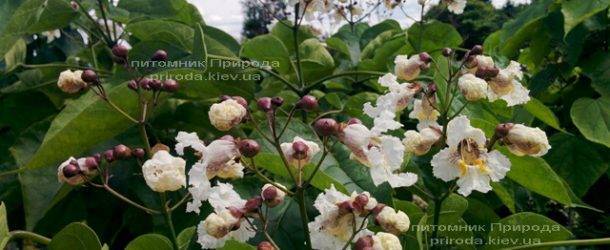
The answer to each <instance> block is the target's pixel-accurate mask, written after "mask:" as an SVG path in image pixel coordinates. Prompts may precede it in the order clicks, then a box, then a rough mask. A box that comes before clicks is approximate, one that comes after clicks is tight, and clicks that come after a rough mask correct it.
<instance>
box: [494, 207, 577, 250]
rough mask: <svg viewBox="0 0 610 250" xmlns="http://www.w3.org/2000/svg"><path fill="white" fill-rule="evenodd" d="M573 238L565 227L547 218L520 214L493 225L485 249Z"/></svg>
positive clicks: (526, 213)
mask: <svg viewBox="0 0 610 250" xmlns="http://www.w3.org/2000/svg"><path fill="white" fill-rule="evenodd" d="M571 236H572V233H570V231H568V230H567V229H566V228H565V227H563V226H562V225H560V224H559V223H557V222H555V221H553V220H551V219H549V218H547V217H544V216H542V215H539V214H535V213H530V212H525V213H518V214H514V215H511V216H508V217H506V218H504V219H501V220H500V221H499V222H498V223H497V224H492V228H490V231H489V237H488V241H487V246H486V248H485V249H500V248H506V247H510V246H520V245H530V244H533V243H537V242H548V241H559V240H566V239H569V238H570V237H571Z"/></svg>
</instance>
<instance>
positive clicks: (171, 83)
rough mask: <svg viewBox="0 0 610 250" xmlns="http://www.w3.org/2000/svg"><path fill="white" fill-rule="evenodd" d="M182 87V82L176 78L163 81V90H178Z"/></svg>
mask: <svg viewBox="0 0 610 250" xmlns="http://www.w3.org/2000/svg"><path fill="white" fill-rule="evenodd" d="M179 88H180V84H179V83H178V82H177V81H176V80H174V79H167V80H165V81H163V90H164V91H167V92H176V91H178V89H179Z"/></svg>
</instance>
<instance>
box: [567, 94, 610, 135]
mask: <svg viewBox="0 0 610 250" xmlns="http://www.w3.org/2000/svg"><path fill="white" fill-rule="evenodd" d="M570 116H571V117H572V122H574V125H576V127H577V128H578V130H580V132H581V133H582V134H583V135H584V136H585V138H587V139H589V140H590V141H593V142H597V143H601V144H603V145H606V147H610V97H601V98H598V99H591V98H580V99H578V100H576V101H575V102H574V104H572V109H571V110H570Z"/></svg>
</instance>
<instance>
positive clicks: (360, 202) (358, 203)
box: [353, 194, 369, 211]
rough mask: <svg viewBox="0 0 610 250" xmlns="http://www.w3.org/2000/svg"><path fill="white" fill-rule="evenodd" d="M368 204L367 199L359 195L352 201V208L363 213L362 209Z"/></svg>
mask: <svg viewBox="0 0 610 250" xmlns="http://www.w3.org/2000/svg"><path fill="white" fill-rule="evenodd" d="M368 203H369V197H368V196H366V195H364V194H359V195H358V196H356V198H355V199H354V202H353V206H354V209H355V210H356V211H364V207H365V206H366V204H368Z"/></svg>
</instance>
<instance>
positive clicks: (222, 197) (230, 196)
mask: <svg viewBox="0 0 610 250" xmlns="http://www.w3.org/2000/svg"><path fill="white" fill-rule="evenodd" d="M208 201H209V202H210V205H211V206H212V208H214V211H222V210H224V209H227V208H229V207H236V208H243V207H244V205H246V200H244V199H242V198H241V197H240V196H239V194H238V193H237V192H236V191H235V189H234V188H233V185H231V184H229V183H222V182H220V183H218V185H217V186H214V187H212V188H211V189H210V192H209V198H208Z"/></svg>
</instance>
